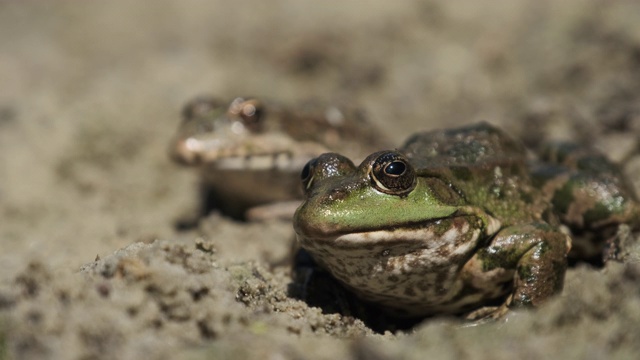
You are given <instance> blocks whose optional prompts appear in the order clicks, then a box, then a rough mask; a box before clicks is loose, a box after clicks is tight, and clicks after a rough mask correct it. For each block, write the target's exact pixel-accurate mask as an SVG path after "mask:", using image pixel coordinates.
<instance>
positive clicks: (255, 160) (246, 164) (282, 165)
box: [210, 152, 309, 171]
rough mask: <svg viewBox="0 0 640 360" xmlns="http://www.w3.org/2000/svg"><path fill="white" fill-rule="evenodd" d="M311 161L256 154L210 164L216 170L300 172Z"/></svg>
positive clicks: (287, 156)
mask: <svg viewBox="0 0 640 360" xmlns="http://www.w3.org/2000/svg"><path fill="white" fill-rule="evenodd" d="M307 161H309V159H307V158H304V159H301V158H295V157H293V156H292V154H291V153H287V152H281V153H276V154H255V155H248V156H230V157H224V158H219V159H217V160H214V161H212V162H211V163H210V166H211V167H212V168H214V169H216V170H255V171H260V170H279V171H300V170H301V169H302V167H303V166H304V164H306V162H307Z"/></svg>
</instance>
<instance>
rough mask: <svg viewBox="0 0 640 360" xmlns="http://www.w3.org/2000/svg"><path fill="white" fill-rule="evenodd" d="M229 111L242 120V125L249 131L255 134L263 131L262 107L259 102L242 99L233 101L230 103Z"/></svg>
mask: <svg viewBox="0 0 640 360" xmlns="http://www.w3.org/2000/svg"><path fill="white" fill-rule="evenodd" d="M229 111H230V112H231V113H233V114H235V115H237V116H239V117H240V119H242V125H244V127H245V128H247V129H248V130H249V131H251V132H254V133H257V132H261V131H262V130H263V125H264V115H265V114H264V105H263V104H262V103H260V101H258V100H255V99H251V100H244V99H242V98H238V99H235V100H234V101H233V102H232V103H231V107H230V108H229Z"/></svg>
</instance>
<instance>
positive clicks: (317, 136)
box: [170, 97, 383, 218]
mask: <svg viewBox="0 0 640 360" xmlns="http://www.w3.org/2000/svg"><path fill="white" fill-rule="evenodd" d="M381 139H382V136H380V134H378V133H377V132H376V131H375V130H374V129H373V128H372V127H371V126H370V125H369V124H368V123H367V121H366V119H365V117H364V115H363V113H362V112H361V111H358V110H355V109H341V108H337V107H334V106H324V105H319V104H315V103H307V104H299V105H297V106H295V107H293V106H292V107H287V106H283V105H280V104H277V103H272V102H268V101H264V100H258V99H251V98H236V99H235V100H233V101H231V102H230V103H229V102H222V101H219V100H217V99H215V98H207V97H201V98H197V99H195V100H194V101H192V102H190V103H189V104H187V105H186V106H185V108H184V110H183V121H182V123H181V125H180V127H179V129H178V132H177V134H176V136H175V137H174V140H173V141H172V144H171V148H170V152H171V156H172V158H173V159H174V160H175V161H176V162H178V163H181V164H185V165H190V166H194V167H197V168H199V169H201V170H202V179H203V181H202V182H203V191H204V192H205V194H204V196H205V197H211V198H212V201H213V202H214V204H213V206H215V207H216V208H218V209H220V210H222V211H223V212H225V213H227V214H228V215H231V216H234V217H240V218H242V217H244V216H245V211H247V210H248V209H251V208H254V207H256V206H260V205H264V206H265V208H263V209H262V211H254V212H253V214H254V215H255V217H258V218H260V217H269V216H270V215H273V214H274V213H275V212H277V211H280V212H282V213H283V214H284V216H285V217H286V214H287V213H288V214H289V215H288V216H289V218H290V217H291V216H292V214H293V211H294V210H295V208H296V207H297V206H298V205H299V203H300V199H301V198H302V195H303V192H302V189H301V186H300V182H299V173H300V170H301V169H302V167H303V166H304V164H305V163H306V162H308V161H309V160H310V159H312V158H313V157H316V156H318V155H320V154H322V153H324V152H327V151H339V152H341V153H347V154H349V156H354V157H359V158H360V159H362V158H364V156H366V154H368V153H370V152H371V151H374V150H376V149H378V148H380V146H381V144H382V143H383V141H382V140H381ZM272 204H279V205H283V206H281V207H280V206H273V207H269V205H272ZM291 205H293V207H292V206H291ZM258 209H259V208H258ZM289 209H290V210H289Z"/></svg>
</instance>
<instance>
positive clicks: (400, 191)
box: [370, 152, 416, 196]
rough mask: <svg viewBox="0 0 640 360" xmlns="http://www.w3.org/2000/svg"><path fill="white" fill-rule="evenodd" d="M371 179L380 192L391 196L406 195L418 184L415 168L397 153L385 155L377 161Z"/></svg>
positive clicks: (372, 169) (373, 166)
mask: <svg viewBox="0 0 640 360" xmlns="http://www.w3.org/2000/svg"><path fill="white" fill-rule="evenodd" d="M370 177H371V180H372V182H373V185H374V186H375V187H376V188H377V189H378V190H380V191H382V192H383V193H385V194H391V195H399V196H403V195H406V194H408V193H409V192H411V190H413V188H414V187H415V184H416V174H415V171H414V170H413V167H412V166H411V165H410V164H409V162H408V161H407V159H405V158H404V157H403V156H402V155H400V154H398V153H396V152H387V153H383V154H382V155H380V156H379V157H378V158H377V159H375V161H374V162H373V165H372V166H371V172H370Z"/></svg>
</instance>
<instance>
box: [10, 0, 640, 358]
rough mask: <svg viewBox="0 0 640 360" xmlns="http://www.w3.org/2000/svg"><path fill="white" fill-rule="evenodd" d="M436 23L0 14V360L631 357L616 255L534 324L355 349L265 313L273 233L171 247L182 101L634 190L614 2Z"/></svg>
mask: <svg viewBox="0 0 640 360" xmlns="http://www.w3.org/2000/svg"><path fill="white" fill-rule="evenodd" d="M449 3H451V4H449ZM449 3H445V2H437V1H405V2H389V1H369V2H366V3H365V2H348V3H346V2H342V1H323V2H311V1H299V0H288V1H284V0H280V1H270V2H263V1H234V2H223V1H207V2H205V1H191V0H188V1H179V2H178V1H175V2H172V1H164V0H157V1H154V2H143V1H109V2H98V1H94V2H78V1H57V2H55V3H54V2H50V1H28V2H27V1H4V2H0V84H1V86H0V358H5V357H9V358H11V357H15V358H21V359H22V358H24V359H29V358H38V359H41V358H87V359H88V358H104V359H112V358H113V359H129V358H131V359H134V358H142V357H144V358H151V359H165V358H178V357H182V358H187V357H191V358H231V357H233V358H260V359H264V358H270V359H337V358H353V359H392V358H400V357H403V358H410V359H413V358H415V359H417V358H424V357H429V358H434V359H437V358H442V359H453V358H455V359H465V358H488V359H507V358H509V359H513V358H522V359H535V358H554V357H556V358H565V359H568V358H582V359H598V358H612V359H613V358H619V359H623V358H636V357H637V354H638V353H640V329H639V328H638V324H639V323H640V286H638V283H639V282H640V264H639V263H638V259H640V255H639V254H640V252H638V251H637V249H636V246H635V245H634V243H633V241H632V240H633V239H634V238H635V236H632V237H631V238H630V239H631V240H630V241H631V246H630V248H629V250H628V251H627V253H626V254H625V256H626V261H625V262H624V263H611V264H609V265H608V266H607V267H605V268H604V269H593V268H590V267H588V266H578V267H576V268H573V269H571V270H570V271H569V272H568V275H567V281H566V286H565V290H564V292H563V293H562V295H561V296H558V297H557V298H555V299H554V300H552V301H550V302H549V303H548V305H546V306H544V307H542V308H540V309H538V310H535V311H526V312H522V313H513V314H511V315H510V316H509V317H508V318H507V320H506V321H503V322H500V323H495V324H489V325H482V326H462V325H461V324H459V323H458V322H456V321H452V320H447V319H431V320H427V321H425V322H423V323H422V324H420V325H418V326H416V327H415V328H413V329H412V330H410V331H408V332H404V333H397V334H392V333H385V334H375V333H373V332H372V331H371V330H370V329H368V328H367V327H366V326H365V325H364V324H363V323H362V322H361V321H359V320H357V319H353V318H350V317H343V316H340V315H338V314H324V313H322V311H321V310H320V309H318V308H313V307H309V306H308V305H307V304H306V303H304V302H302V301H299V300H295V299H292V298H291V297H289V296H288V292H287V289H288V286H289V284H290V277H289V274H288V270H289V269H288V267H287V266H286V265H283V263H282V260H283V259H286V256H287V253H288V251H289V244H290V240H291V237H292V230H291V225H290V224H289V223H287V222H284V221H281V222H278V221H273V222H267V223H259V224H246V223H238V222H234V221H231V220H228V219H225V218H222V217H220V216H216V215H213V216H211V217H209V218H206V219H204V220H203V221H202V222H201V224H200V227H199V228H198V229H195V230H193V231H190V232H178V231H176V230H175V229H174V224H175V222H176V220H177V219H178V218H179V217H180V216H181V215H182V214H184V213H185V212H187V211H188V210H189V209H191V208H193V207H194V206H195V204H197V201H198V199H197V196H196V189H197V178H196V174H195V173H192V172H190V171H187V170H185V169H182V168H179V167H176V166H174V165H173V164H172V163H171V162H170V161H169V159H168V158H167V144H168V140H169V138H170V136H171V134H172V133H173V131H174V130H175V128H176V126H177V122H178V114H179V111H180V108H181V106H182V104H183V103H184V102H185V101H187V100H188V99H189V98H191V97H193V96H194V95H197V94H201V93H210V94H215V95H220V96H222V97H224V98H229V97H233V96H236V95H247V94H248V95H257V96H267V97H269V98H276V99H277V100H280V101H284V102H289V101H290V102H294V101H296V100H305V99H320V100H323V101H328V102H332V103H336V104H345V103H347V104H354V105H356V106H360V107H362V108H363V109H365V110H366V111H367V112H368V113H369V114H370V116H371V118H372V120H373V121H374V122H375V123H376V124H377V125H378V126H379V127H380V128H381V129H383V130H384V131H385V132H386V133H388V135H389V137H391V138H392V139H394V140H395V141H398V142H399V141H401V140H402V139H403V138H405V137H406V136H408V135H409V134H410V133H411V132H413V131H416V130H421V129H432V128H440V127H443V126H451V125H457V124H463V123H469V122H475V121H479V120H488V121H491V122H493V123H495V124H498V125H500V126H502V127H504V128H505V129H507V130H508V131H510V132H511V133H513V134H514V135H515V136H518V137H520V138H521V139H522V140H523V141H525V143H526V144H527V145H529V146H531V147H535V146H536V145H538V144H539V143H540V142H541V141H543V140H547V139H556V138H557V139H570V140H573V141H576V142H578V143H590V144H594V145H595V146H596V147H598V148H599V149H601V150H602V151H604V152H606V153H607V154H608V155H609V156H610V157H612V158H613V159H615V160H616V161H620V162H622V163H623V166H624V167H623V168H624V171H625V173H626V174H627V175H628V176H629V178H630V180H631V181H632V182H633V183H634V186H635V187H636V190H638V189H640V176H639V175H640V156H639V155H638V154H639V151H638V148H639V147H638V135H640V5H639V4H638V3H637V2H636V1H632V0H626V1H616V2H604V1H595V0H570V1H562V2H560V1H557V2H554V1H548V0H547V1H539V0H517V1H493V2H482V5H480V4H478V3H477V2H475V1H472V0H466V1H456V2H449ZM96 258H97V260H96V261H94V259H96ZM634 355H635V356H634Z"/></svg>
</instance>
